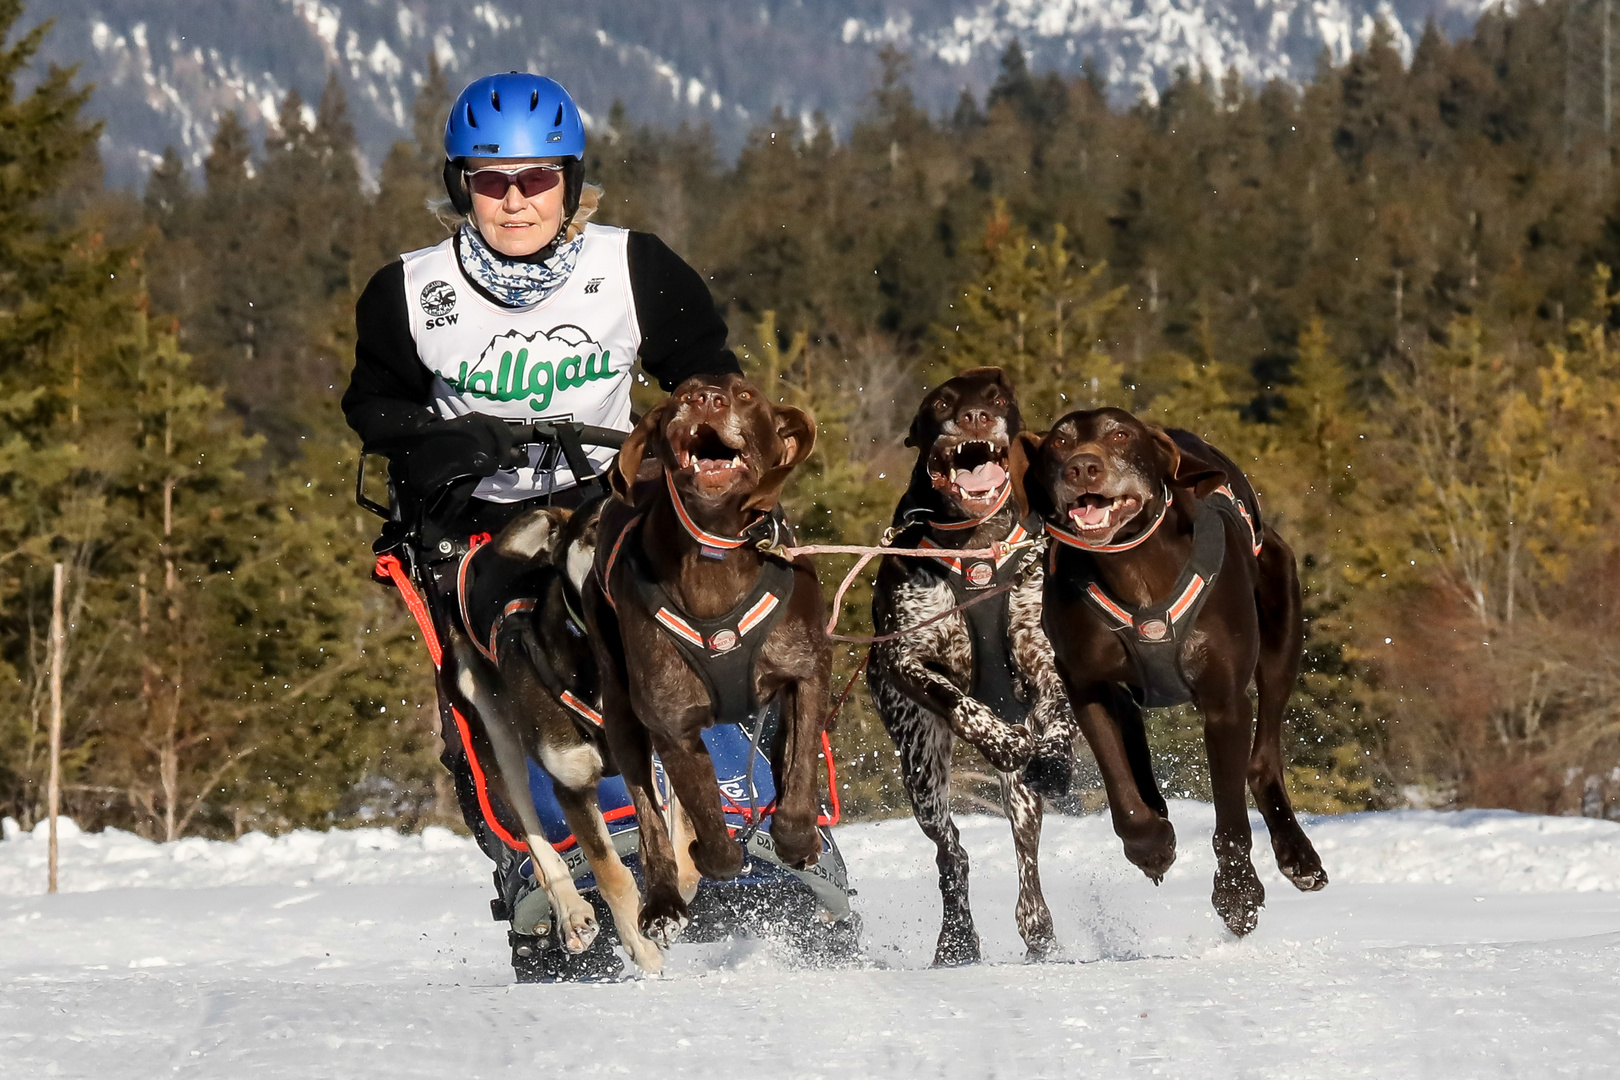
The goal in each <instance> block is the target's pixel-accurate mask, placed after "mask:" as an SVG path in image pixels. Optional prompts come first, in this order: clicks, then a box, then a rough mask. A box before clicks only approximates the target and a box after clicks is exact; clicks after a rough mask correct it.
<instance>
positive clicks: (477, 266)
mask: <svg viewBox="0 0 1620 1080" xmlns="http://www.w3.org/2000/svg"><path fill="white" fill-rule="evenodd" d="M584 246H585V230H583V229H581V230H580V233H579V235H578V236H576V237H574V239H573V240H571V241H569V242H568V243H566V244H563V245H561V246H560V247H558V248H557V250H556V252H555V253H554V254H553V255H552V256H551V258H549V259H547V260H546V261H545V262H536V263H528V262H519V261H517V260H516V259H508V258H507V257H505V256H504V255H501V254H499V253H498V252H495V251H492V250H490V247H489V245H488V244H486V243H484V238H483V236H481V235H480V234H479V232H478V230H477V229H476V228H474V227H473V224H472V222H470V221H469V222H465V223H464V224H463V225H462V226H461V242H460V243H458V244H457V245H456V252H457V254H458V255H459V256H460V259H461V269H462V271H463V272H464V273H466V275H467V277H468V278H470V279H472V280H473V281H475V282H477V283H478V284H479V285H481V286H483V288H484V291H485V292H487V293H489V295H491V296H493V297H494V298H495V299H496V300H498V301H499V302H500V303H502V304H504V305H505V306H506V307H512V308H522V307H533V306H534V305H535V304H538V303H540V302H541V301H542V300H544V299H545V298H546V297H548V296H550V295H551V294H552V293H554V292H556V291H557V290H558V289H560V288H562V287H563V284H564V283H565V282H566V281H567V280H568V275H569V274H572V273H573V272H574V264H575V263H577V262H578V261H579V251H580V248H582V247H584Z"/></svg>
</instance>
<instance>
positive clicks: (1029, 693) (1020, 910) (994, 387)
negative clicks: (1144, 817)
mask: <svg viewBox="0 0 1620 1080" xmlns="http://www.w3.org/2000/svg"><path fill="white" fill-rule="evenodd" d="M942 402H943V403H944V405H943V407H941V403H942ZM973 410H982V411H983V412H984V413H985V414H986V415H987V419H986V418H985V417H976V419H977V420H982V421H984V422H982V423H976V424H974V425H971V426H972V428H973V430H972V431H970V432H967V431H964V425H963V424H962V423H960V422H959V421H961V420H962V418H963V416H964V415H965V414H967V413H970V412H972V411H973ZM1019 426H1020V421H1019V417H1018V411H1017V405H1016V403H1014V401H1013V397H1012V388H1011V386H1010V385H1008V384H1007V382H1006V378H1005V376H1004V375H1003V374H1002V373H1001V372H1000V371H999V370H998V369H995V368H985V369H977V370H975V371H969V372H965V373H963V374H962V375H960V376H958V377H957V378H955V379H952V380H950V381H949V382H947V383H945V384H944V385H942V386H941V387H939V388H938V389H936V390H935V391H933V392H932V393H931V394H930V395H929V396H928V397H927V398H925V399H924V401H923V403H922V406H921V407H920V408H919V410H918V418H917V421H916V423H914V424H913V427H912V437H911V439H910V440H908V445H913V446H916V447H918V451H919V454H918V460H917V467H916V469H915V470H914V472H913V477H912V485H911V488H910V489H909V490H908V492H907V495H906V497H905V499H904V500H902V502H901V507H900V510H899V511H897V513H896V517H897V520H898V519H899V517H900V516H901V514H903V513H904V512H905V511H907V510H909V509H913V508H916V507H923V508H929V509H931V510H932V512H933V513H934V514H935V515H937V516H936V517H935V518H933V519H932V520H945V521H949V520H957V521H965V520H971V518H972V517H973V516H976V515H973V514H971V513H968V512H964V511H963V509H962V507H961V504H960V503H958V502H957V501H956V500H955V499H954V498H953V497H952V495H951V493H950V492H949V491H945V490H941V489H940V485H939V484H938V483H937V480H936V479H935V478H934V477H933V476H931V475H930V470H929V461H930V457H931V455H932V454H934V452H935V448H936V444H937V443H939V441H940V440H941V439H942V438H943V439H944V440H947V441H949V440H958V441H959V440H962V439H963V438H965V437H967V436H968V435H970V434H971V435H973V436H974V437H983V438H984V439H987V440H988V441H990V442H992V443H993V444H999V445H1001V446H1005V445H1007V443H1008V441H1009V440H1010V439H1011V437H1012V436H1014V435H1016V434H1017V432H1018V428H1019ZM1017 523H1018V509H1017V506H1016V504H1015V503H1013V502H1010V501H1009V502H1008V504H1007V505H1006V506H1004V507H1003V508H1002V509H1001V510H1000V511H999V512H997V513H996V514H995V515H994V516H992V517H991V518H989V519H988V520H986V521H984V522H983V523H982V524H980V525H979V526H978V527H977V528H976V529H973V530H959V531H949V532H941V531H939V530H934V529H930V530H929V534H930V539H931V540H933V542H935V543H937V544H940V545H941V546H949V547H958V548H983V547H990V546H992V545H993V544H995V543H996V542H998V541H1001V540H1004V539H1005V538H1006V537H1007V536H1008V534H1009V533H1011V532H1012V530H1013V527H1014V526H1015V525H1016V524H1017ZM1034 554H1035V558H1034V559H1033V569H1032V572H1031V573H1029V574H1028V576H1027V577H1026V578H1025V580H1024V581H1023V583H1022V584H1021V585H1020V586H1019V587H1018V588H1017V589H1015V590H1013V591H1012V592H1011V593H1008V594H1006V595H1005V596H1004V597H1001V598H997V599H993V600H988V601H985V602H986V603H991V604H996V603H1005V604H1006V605H1007V606H1008V639H1009V640H1008V642H1007V647H1008V650H1009V655H1010V657H1011V658H1012V661H1013V668H1014V671H1015V676H1016V681H1017V685H1016V686H1015V692H1016V693H1017V694H1018V695H1019V697H1020V699H1021V700H1023V701H1024V702H1026V703H1027V704H1028V705H1029V706H1030V710H1029V715H1028V716H1027V717H1026V718H1025V723H1024V724H1020V725H1016V726H1015V725H1009V724H1007V723H1005V722H1004V721H1003V720H1002V719H1001V718H999V717H997V716H996V715H995V714H994V713H993V712H992V711H991V709H990V708H989V707H988V706H986V705H985V704H984V703H983V702H981V701H978V700H976V699H975V698H973V697H972V696H970V695H969V693H968V690H969V688H970V687H971V684H972V679H973V638H972V633H971V630H970V629H969V626H968V621H967V617H966V615H965V614H963V613H957V614H953V615H950V616H948V617H946V618H944V619H942V620H940V621H939V622H936V623H934V624H932V625H930V626H926V627H923V628H921V629H919V630H916V631H913V632H911V633H907V634H906V635H905V636H903V637H901V638H898V639H896V640H894V641H889V642H880V643H879V644H877V645H875V646H874V647H873V649H872V658H871V662H870V664H869V665H868V667H867V684H868V686H869V687H870V689H871V692H872V699H873V702H874V704H875V705H876V706H877V710H878V715H879V716H880V717H881V718H882V720H883V724H884V727H885V728H887V729H888V732H889V735H890V737H891V738H893V739H894V744H895V746H896V747H897V748H898V749H899V751H900V766H901V778H902V780H903V781H904V783H905V787H906V793H907V795H908V796H909V797H910V799H911V806H912V812H913V813H914V814H915V816H916V818H917V824H918V825H919V826H921V827H922V830H923V832H924V833H925V834H926V835H927V836H928V838H929V839H931V840H933V841H934V844H935V846H936V848H937V849H938V853H937V857H936V861H937V863H938V866H939V887H940V893H941V896H942V898H943V901H944V917H943V920H942V923H941V928H940V934H939V941H938V945H937V946H936V949H935V953H934V962H935V964H939V965H947V964H961V963H971V962H974V961H977V960H978V959H979V938H978V933H977V931H976V930H975V929H974V926H973V915H972V912H971V910H970V909H969V907H968V858H967V853H966V852H965V851H964V850H963V849H962V845H961V842H960V839H959V837H958V833H957V829H956V825H955V823H954V822H953V821H952V820H951V810H950V781H951V776H950V771H951V749H952V744H953V743H954V742H955V740H956V739H957V738H958V737H960V738H962V739H964V740H966V741H967V742H968V743H969V744H971V745H972V746H974V747H975V748H976V749H978V750H979V751H980V753H982V754H984V756H985V758H986V759H987V760H988V761H989V762H990V764H991V766H992V767H993V768H995V770H996V772H997V774H998V775H999V776H1000V779H1001V791H1002V800H1003V805H1004V806H1005V807H1006V811H1007V817H1008V820H1009V821H1010V822H1011V823H1012V831H1013V846H1014V849H1015V851H1016V853H1017V863H1018V904H1017V907H1016V910H1015V917H1016V919H1017V923H1018V930H1019V933H1020V934H1021V935H1022V936H1023V939H1024V943H1025V945H1026V946H1027V948H1028V950H1029V955H1030V956H1031V957H1032V958H1040V957H1044V956H1046V955H1048V954H1049V953H1051V951H1052V950H1053V948H1054V947H1055V941H1054V938H1053V933H1052V915H1051V912H1050V911H1049V910H1048V908H1047V906H1046V900H1045V898H1044V897H1043V896H1042V895H1041V883H1040V869H1039V862H1038V852H1039V846H1040V833H1041V812H1042V806H1041V796H1040V794H1038V793H1037V791H1036V790H1034V789H1033V788H1032V787H1031V786H1030V785H1029V784H1028V783H1026V782H1025V778H1024V777H1025V774H1026V769H1025V766H1026V765H1027V764H1030V763H1031V761H1032V758H1033V759H1034V763H1035V767H1034V768H1032V769H1029V770H1027V774H1028V775H1029V777H1030V778H1031V779H1035V780H1036V781H1037V783H1038V784H1040V785H1042V786H1045V787H1046V789H1047V790H1048V791H1050V792H1057V791H1062V790H1065V789H1066V788H1067V783H1068V775H1069V771H1070V768H1071V765H1072V749H1071V747H1072V743H1073V740H1074V735H1075V728H1074V720H1073V717H1072V715H1071V713H1070V710H1069V705H1068V700H1067V698H1066V697H1065V695H1064V690H1063V684H1062V681H1061V679H1059V677H1058V673H1057V669H1056V666H1055V664H1054V661H1053V655H1052V647H1051V644H1050V643H1049V642H1048V641H1047V639H1046V634H1045V632H1044V631H1043V630H1042V629H1041V593H1042V574H1041V571H1040V569H1039V557H1038V553H1034ZM1030 555H1031V553H1030V552H1024V553H1020V555H1019V556H1018V557H1019V558H1029V557H1030ZM947 572H948V571H945V570H944V569H943V568H942V566H941V564H939V563H935V562H933V561H932V560H921V559H910V558H907V559H901V558H897V557H893V556H890V557H887V558H885V559H884V560H883V563H882V566H881V567H880V569H879V572H878V580H877V586H876V588H875V590H874V593H873V601H872V618H873V624H874V626H875V628H876V630H877V632H878V633H879V634H888V633H893V632H895V631H898V630H903V629H905V628H907V627H912V626H916V625H917V624H919V623H922V622H924V621H926V620H927V619H929V618H932V617H933V616H936V615H938V614H940V613H941V612H943V611H945V610H946V609H948V608H950V607H951V606H952V605H954V604H955V603H956V598H955V595H954V594H953V592H952V590H951V588H950V586H949V585H947V584H946V581H945V577H944V575H945V573H947Z"/></svg>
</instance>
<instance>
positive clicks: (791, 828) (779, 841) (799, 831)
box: [771, 818, 821, 870]
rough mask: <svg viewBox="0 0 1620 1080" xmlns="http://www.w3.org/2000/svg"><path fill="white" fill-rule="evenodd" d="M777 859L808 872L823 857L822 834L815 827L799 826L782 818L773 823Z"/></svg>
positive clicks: (773, 841)
mask: <svg viewBox="0 0 1620 1080" xmlns="http://www.w3.org/2000/svg"><path fill="white" fill-rule="evenodd" d="M771 842H772V843H773V844H774V845H775V846H776V857H777V858H779V859H781V860H782V862H783V863H784V864H785V865H787V866H791V867H793V869H795V870H808V869H810V867H812V866H814V865H816V860H817V859H818V858H820V857H821V834H820V833H819V832H817V831H816V827H815V826H814V825H797V824H790V823H789V822H785V821H782V820H781V819H780V818H778V819H776V820H775V821H773V822H772V823H771Z"/></svg>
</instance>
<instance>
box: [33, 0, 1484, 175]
mask: <svg viewBox="0 0 1620 1080" xmlns="http://www.w3.org/2000/svg"><path fill="white" fill-rule="evenodd" d="M1485 6H1486V3H1485V0H1218V2H1217V0H815V2H813V3H812V2H807V0H681V2H679V3H669V2H667V0H620V2H616V3H612V4H601V5H593V6H589V7H582V6H578V5H571V4H562V3H557V2H555V0H479V2H477V3H466V2H465V0H36V2H35V3H34V4H32V5H31V6H30V8H29V11H28V15H27V19H28V20H29V21H37V20H42V19H45V18H50V19H53V20H55V27H54V30H53V32H52V33H51V35H50V37H49V39H48V41H47V44H46V47H45V50H44V54H45V57H46V59H48V60H51V61H54V62H57V63H63V64H79V65H80V71H81V75H82V77H83V78H84V79H86V80H87V81H90V82H93V83H95V84H96V94H95V97H94V100H93V103H92V106H91V112H92V114H93V115H96V116H99V117H102V118H105V119H106V121H107V129H106V134H105V137H104V139H103V146H102V151H103V155H104V157H105V160H106V162H107V168H108V177H109V180H110V181H111V182H113V183H117V184H124V185H131V184H138V183H139V182H140V181H141V179H142V178H143V177H144V176H145V174H146V173H147V172H148V171H149V170H150V168H151V166H152V164H153V163H155V161H156V160H157V156H158V155H159V154H161V152H162V150H163V148H164V147H165V146H167V145H173V146H175V147H176V148H177V149H178V150H180V152H181V154H182V155H183V156H184V157H185V159H186V160H187V161H188V162H190V163H191V164H193V165H196V164H199V163H200V162H201V160H202V158H203V156H204V155H205V154H206V152H207V148H208V144H209V140H210V138H211V136H212V133H213V130H214V127H215V125H216V124H217V122H218V117H219V116H220V115H221V113H222V112H223V111H225V110H231V109H234V110H237V111H238V112H240V113H241V114H242V116H243V118H244V119H245V120H246V121H247V123H248V125H249V127H250V128H252V129H254V130H255V131H256V132H258V133H261V134H262V132H263V130H264V128H265V126H266V125H267V124H273V123H274V117H275V115H276V108H277V105H278V103H279V101H280V99H281V98H282V97H284V96H285V94H286V93H287V91H288V90H289V89H294V88H296V89H297V90H298V91H299V92H300V93H301V94H302V95H303V96H304V97H305V99H306V100H307V101H313V100H315V99H316V98H317V97H318V96H319V93H320V90H321V87H322V86H323V84H324V83H325V81H326V79H327V75H328V73H329V72H333V71H335V72H336V73H337V74H338V76H339V78H340V79H341V80H342V82H343V83H344V85H345V87H346V89H347V90H348V92H349V100H350V107H351V110H352V112H353V115H354V120H355V126H356V128H357V131H358V133H359V136H360V140H361V144H362V147H363V149H364V152H365V155H366V157H367V159H368V162H369V164H371V165H372V166H375V164H376V162H377V161H379V160H380V158H381V156H382V154H384V153H385V152H386V150H387V147H388V145H389V143H390V142H392V141H393V140H394V139H397V138H399V137H400V136H401V135H402V134H404V133H405V131H406V130H407V129H408V127H409V114H410V103H411V101H412V99H413V97H414V94H415V91H416V88H417V87H418V86H419V85H421V82H422V80H423V78H424V74H425V72H426V70H427V67H428V58H429V56H430V55H431V56H434V57H436V58H437V59H438V61H439V63H440V64H442V65H443V66H444V68H445V69H446V71H447V72H448V73H449V75H450V81H451V83H452V86H453V87H454V86H459V85H460V84H461V83H463V82H465V81H466V80H467V79H469V78H472V77H475V76H476V75H478V74H482V73H484V72H487V71H491V70H499V69H503V68H505V69H513V68H524V69H529V70H535V71H542V72H545V73H547V74H551V75H553V76H555V77H556V78H558V79H559V80H561V81H562V82H563V83H565V84H566V85H567V86H568V87H569V88H570V89H571V90H572V91H573V92H574V93H575V94H576V96H578V98H579V99H580V102H581V105H582V106H583V107H584V109H585V110H586V112H587V113H588V114H589V115H590V117H591V119H592V122H593V124H594V125H597V126H599V125H600V124H601V123H603V122H604V120H605V117H606V115H607V112H608V109H609V108H610V106H611V104H612V103H613V101H615V100H623V101H624V102H625V104H626V105H627V106H628V108H629V113H630V116H631V117H632V118H633V119H635V120H636V121H637V122H648V123H658V124H665V125H671V126H673V125H676V124H680V123H683V122H684V123H691V124H697V125H708V126H710V127H711V128H712V129H713V130H714V132H715V135H716V138H717V142H718V146H719V150H720V152H721V153H722V154H731V153H734V152H735V151H736V150H737V149H738V148H739V147H740V146H741V145H742V143H743V142H744V140H745V139H746V137H747V133H748V131H749V130H750V129H751V128H753V127H754V126H755V125H757V124H759V123H761V122H762V121H764V120H766V119H768V118H769V117H770V116H771V115H772V112H773V110H775V109H781V110H782V111H783V113H785V114H786V115H787V116H788V117H790V118H793V119H794V120H795V121H796V122H797V123H799V124H807V123H809V122H810V119H811V118H812V117H813V116H814V115H815V114H816V113H818V112H819V113H820V114H822V115H824V116H825V117H826V118H827V119H829V120H830V121H832V122H833V123H834V124H835V125H836V126H837V127H838V128H839V129H840V130H848V127H849V124H850V123H851V122H852V121H853V120H854V119H855V117H857V116H858V115H859V113H860V110H861V108H862V107H863V105H864V103H865V101H866V99H867V97H868V95H869V93H870V91H871V89H872V88H873V86H874V83H875V81H876V78H877V72H878V70H879V61H878V54H879V52H880V51H881V50H882V49H883V48H885V47H886V46H894V47H897V48H899V49H901V50H904V51H906V52H907V53H908V54H910V56H911V59H912V70H911V82H912V85H913V86H914V88H915V89H916V91H917V94H918V96H919V99H920V100H921V101H923V102H924V103H925V104H926V105H927V106H928V107H929V108H931V109H933V110H935V111H943V110H946V109H948V108H949V107H950V106H951V105H952V104H953V103H954V101H955V100H956V98H957V96H958V95H959V94H960V92H961V90H962V89H963V88H964V87H965V88H968V89H970V90H972V91H974V92H975V93H977V94H982V93H983V91H984V90H985V89H986V88H987V87H988V86H989V85H990V83H991V82H992V81H993V80H994V78H995V75H996V71H997V65H998V63H999V59H1000V56H1001V54H1002V53H1003V51H1004V50H1005V49H1006V47H1007V45H1008V43H1010V42H1011V41H1012V40H1013V39H1015V38H1016V39H1018V40H1019V41H1020V42H1021V43H1022V45H1023V46H1024V48H1025V50H1026V52H1027V54H1028V55H1029V59H1030V64H1031V67H1032V68H1033V69H1034V70H1036V71H1043V70H1056V71H1059V72H1061V73H1064V74H1073V73H1076V72H1078V71H1080V70H1081V69H1082V67H1083V65H1084V64H1085V63H1086V62H1087V61H1088V59H1089V60H1091V61H1093V62H1094V63H1095V65H1096V68H1097V70H1098V72H1099V74H1101V75H1102V76H1103V77H1105V78H1106V79H1107V81H1108V83H1109V85H1110V87H1111V90H1112V92H1113V93H1114V94H1115V95H1116V96H1118V97H1120V98H1121V99H1127V100H1128V99H1131V98H1134V97H1136V96H1138V95H1141V94H1147V95H1149V96H1151V95H1152V94H1153V93H1154V92H1155V90H1156V89H1157V88H1158V87H1160V86H1162V85H1164V84H1165V82H1166V81H1167V80H1168V79H1170V78H1172V77H1173V75H1174V73H1175V72H1176V70H1177V69H1178V68H1181V67H1187V68H1189V69H1193V70H1197V69H1199V68H1200V67H1202V68H1205V69H1208V70H1212V71H1217V72H1224V71H1226V70H1228V69H1232V70H1235V71H1237V72H1238V73H1239V74H1240V75H1241V76H1243V77H1244V78H1246V79H1248V80H1251V81H1262V80H1265V79H1270V78H1274V77H1278V78H1285V79H1296V80H1303V79H1307V78H1309V77H1310V75H1311V73H1312V72H1313V70H1314V68H1315V64H1316V62H1317V58H1318V57H1319V56H1320V55H1321V54H1322V52H1323V50H1326V51H1327V53H1328V54H1329V55H1330V56H1332V57H1333V58H1334V59H1336V60H1342V59H1344V58H1345V57H1346V56H1348V54H1349V52H1350V51H1351V50H1352V49H1353V48H1355V47H1356V46H1358V45H1360V44H1362V43H1363V42H1364V41H1365V40H1366V39H1367V38H1368V36H1369V35H1370V34H1371V33H1372V30H1373V27H1374V26H1375V24H1376V21H1377V20H1383V21H1385V22H1387V23H1388V24H1389V25H1390V26H1391V27H1392V29H1393V30H1394V32H1395V37H1396V39H1397V42H1398V44H1399V45H1400V46H1401V47H1402V48H1403V50H1404V51H1406V53H1407V55H1410V49H1411V46H1412V44H1413V43H1414V42H1415V41H1416V40H1417V37H1418V36H1419V35H1420V34H1421V32H1422V28H1423V25H1424V23H1425V21H1426V20H1428V19H1430V18H1432V19H1434V20H1435V21H1436V23H1437V24H1438V25H1439V26H1440V27H1441V29H1442V30H1443V31H1445V32H1446V33H1447V34H1448V35H1450V36H1456V35H1458V34H1462V33H1466V32H1467V30H1468V28H1469V27H1470V26H1471V25H1472V23H1473V21H1474V19H1475V18H1477V16H1478V15H1479V13H1480V12H1481V11H1482V10H1483V9H1484V7H1485Z"/></svg>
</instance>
